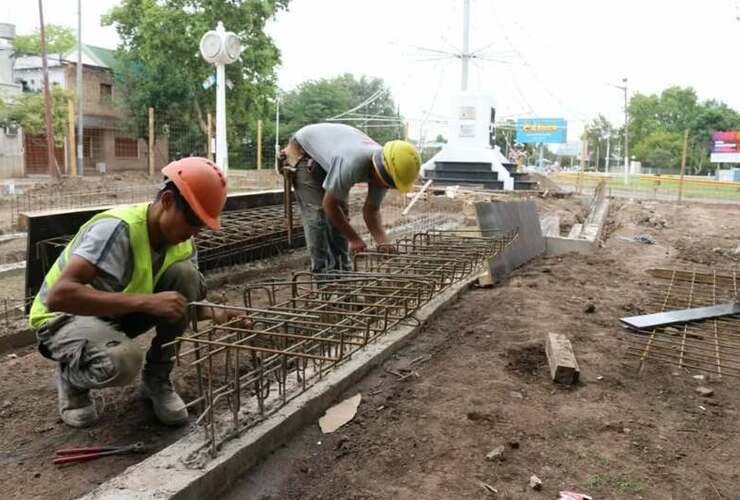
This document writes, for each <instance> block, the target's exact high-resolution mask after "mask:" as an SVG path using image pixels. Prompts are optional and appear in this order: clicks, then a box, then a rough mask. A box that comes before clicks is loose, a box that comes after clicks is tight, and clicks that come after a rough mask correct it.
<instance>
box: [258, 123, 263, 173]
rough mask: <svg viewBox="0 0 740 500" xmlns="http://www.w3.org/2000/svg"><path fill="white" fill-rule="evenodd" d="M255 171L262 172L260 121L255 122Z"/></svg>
mask: <svg viewBox="0 0 740 500" xmlns="http://www.w3.org/2000/svg"><path fill="white" fill-rule="evenodd" d="M257 170H262V120H257Z"/></svg>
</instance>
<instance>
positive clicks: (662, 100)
mask: <svg viewBox="0 0 740 500" xmlns="http://www.w3.org/2000/svg"><path fill="white" fill-rule="evenodd" d="M628 109H629V115H630V123H629V141H630V144H631V146H630V149H631V153H630V156H634V157H635V158H636V159H637V160H639V161H641V162H642V163H643V164H645V165H647V166H651V167H658V168H670V169H675V168H678V167H679V165H680V162H681V154H682V148H683V134H684V131H685V130H686V129H688V130H689V149H688V162H687V163H688V167H689V169H690V171H691V172H693V173H694V174H701V173H705V172H706V170H707V169H708V168H709V166H710V164H709V151H710V147H711V138H712V135H711V134H712V132H715V131H720V130H737V129H738V128H740V113H738V112H737V111H735V110H733V109H731V108H730V107H728V106H727V105H726V104H724V103H721V102H718V101H715V100H707V101H699V99H698V97H697V95H696V92H695V91H694V89H693V88H691V87H686V88H683V87H669V88H667V89H665V90H664V91H663V92H661V94H660V95H643V94H635V95H634V96H632V98H631V99H630V102H629V105H628Z"/></svg>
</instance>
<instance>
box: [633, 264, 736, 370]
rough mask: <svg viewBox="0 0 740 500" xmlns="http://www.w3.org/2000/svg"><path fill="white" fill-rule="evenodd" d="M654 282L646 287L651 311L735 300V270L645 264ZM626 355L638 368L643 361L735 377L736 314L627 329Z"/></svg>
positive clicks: (709, 304)
mask: <svg viewBox="0 0 740 500" xmlns="http://www.w3.org/2000/svg"><path fill="white" fill-rule="evenodd" d="M648 274H650V275H651V276H653V277H654V278H656V280H657V281H658V284H659V285H660V286H659V287H656V289H650V290H649V291H648V297H649V302H650V305H651V308H654V309H655V312H666V311H670V310H676V309H686V308H692V307H702V306H711V305H716V304H722V303H727V302H737V300H738V279H739V278H740V273H738V271H737V270H727V271H716V270H709V271H706V272H698V271H694V270H692V271H685V270H676V269H651V270H649V271H648ZM631 332H632V333H631V334H630V335H628V336H627V337H626V340H627V342H628V343H629V345H628V348H627V354H628V355H630V356H634V357H637V358H639V360H640V370H642V369H643V368H644V366H645V365H646V364H647V362H648V361H649V360H654V361H656V362H661V363H667V364H671V365H675V366H677V367H679V368H687V369H693V370H700V371H705V372H709V373H712V374H714V375H717V376H719V377H721V376H723V375H727V376H733V377H740V316H728V317H723V318H716V319H710V320H705V321H692V322H686V323H681V324H674V325H670V326H665V327H660V328H654V329H646V330H631Z"/></svg>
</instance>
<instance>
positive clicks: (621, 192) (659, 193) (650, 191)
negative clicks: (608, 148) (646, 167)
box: [548, 172, 740, 203]
mask: <svg viewBox="0 0 740 500" xmlns="http://www.w3.org/2000/svg"><path fill="white" fill-rule="evenodd" d="M548 178H550V179H551V180H553V181H555V182H556V183H557V184H558V185H559V186H561V187H562V188H564V189H567V190H569V191H573V192H575V193H579V194H591V193H592V192H593V190H594V188H595V187H596V186H597V185H598V184H599V183H600V182H601V181H606V183H607V191H608V194H609V196H614V197H620V198H634V199H647V200H659V201H681V202H692V201H696V202H716V203H740V182H726V181H718V180H714V179H701V178H695V177H686V176H685V177H683V178H681V177H680V176H675V175H633V176H630V177H629V180H628V181H627V182H626V183H625V180H624V177H622V176H607V175H604V174H597V173H589V172H584V173H570V172H569V173H555V174H550V175H549V176H548Z"/></svg>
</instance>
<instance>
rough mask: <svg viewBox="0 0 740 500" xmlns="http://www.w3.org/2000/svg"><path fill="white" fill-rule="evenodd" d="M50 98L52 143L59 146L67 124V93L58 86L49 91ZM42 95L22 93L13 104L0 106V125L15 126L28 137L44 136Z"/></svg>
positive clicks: (44, 118) (62, 141) (8, 103)
mask: <svg viewBox="0 0 740 500" xmlns="http://www.w3.org/2000/svg"><path fill="white" fill-rule="evenodd" d="M50 92H51V97H52V129H53V131H54V143H55V144H56V145H57V146H61V145H62V144H63V143H64V134H65V132H66V130H65V127H66V124H67V99H69V97H70V95H69V93H68V92H67V91H66V90H64V89H62V88H61V87H59V86H54V87H52V88H51V89H50ZM44 109H45V108H44V94H43V93H38V94H36V93H23V94H20V95H19V96H18V97H17V99H16V100H15V101H13V102H7V103H4V104H3V105H2V106H0V123H2V124H4V125H7V124H15V125H18V126H19V127H21V128H22V129H23V131H24V133H26V134H29V135H45V134H46V115H45V111H44Z"/></svg>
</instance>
